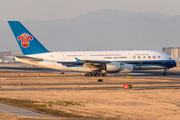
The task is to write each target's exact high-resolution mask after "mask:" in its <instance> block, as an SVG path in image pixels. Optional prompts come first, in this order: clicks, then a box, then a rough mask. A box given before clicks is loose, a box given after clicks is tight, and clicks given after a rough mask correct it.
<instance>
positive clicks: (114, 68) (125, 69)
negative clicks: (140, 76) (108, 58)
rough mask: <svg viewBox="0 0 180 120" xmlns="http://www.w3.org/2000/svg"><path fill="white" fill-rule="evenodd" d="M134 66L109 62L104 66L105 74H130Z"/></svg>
mask: <svg viewBox="0 0 180 120" xmlns="http://www.w3.org/2000/svg"><path fill="white" fill-rule="evenodd" d="M133 68H134V66H133V65H131V64H125V63H119V62H111V63H108V64H106V65H105V70H106V72H110V73H117V72H121V73H131V72H132V71H133Z"/></svg>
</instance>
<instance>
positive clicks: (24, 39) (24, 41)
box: [17, 33, 33, 48]
mask: <svg viewBox="0 0 180 120" xmlns="http://www.w3.org/2000/svg"><path fill="white" fill-rule="evenodd" d="M17 40H21V45H22V46H23V47H24V48H27V47H28V46H29V40H33V37H32V36H31V35H28V33H24V34H23V33H22V35H20V36H18V37H17Z"/></svg>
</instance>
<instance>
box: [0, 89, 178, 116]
mask: <svg viewBox="0 0 180 120" xmlns="http://www.w3.org/2000/svg"><path fill="white" fill-rule="evenodd" d="M179 94H180V90H179V89H162V90H51V91H26V92H24V91H0V96H1V97H3V98H10V99H17V100H18V99H20V100H30V101H38V102H39V103H42V104H47V107H46V108H49V109H52V110H60V111H63V112H65V113H69V114H71V115H78V116H80V117H85V118H104V119H110V118H111V119H177V118H179V117H180V114H179V113H180V102H179V99H180V96H179ZM64 101H69V102H74V103H80V104H75V105H63V104H62V103H63V102H64ZM58 102H60V103H61V104H57V103H58Z"/></svg>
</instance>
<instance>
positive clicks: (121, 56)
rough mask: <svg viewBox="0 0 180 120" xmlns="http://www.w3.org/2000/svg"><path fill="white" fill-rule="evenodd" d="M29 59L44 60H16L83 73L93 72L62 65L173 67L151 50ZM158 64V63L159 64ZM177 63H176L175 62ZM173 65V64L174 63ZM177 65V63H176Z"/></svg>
mask: <svg viewBox="0 0 180 120" xmlns="http://www.w3.org/2000/svg"><path fill="white" fill-rule="evenodd" d="M26 56H28V57H33V58H38V59H43V60H42V61H26V60H22V59H18V58H15V59H16V61H20V62H24V63H28V64H33V65H37V66H41V67H46V68H51V69H57V70H63V71H81V72H91V69H90V68H87V67H84V66H73V67H71V66H69V67H67V66H63V64H62V63H64V62H69V63H71V62H72V63H76V62H77V61H76V59H75V58H78V59H80V60H96V61H97V60H99V61H111V62H122V63H127V64H133V65H135V66H136V68H137V69H139V70H141V69H169V68H171V67H174V66H173V65H170V66H168V65H169V63H168V64H166V63H167V62H169V61H172V62H173V61H174V60H172V59H171V58H170V57H169V56H168V55H166V54H164V53H161V52H157V51H150V50H139V51H64V52H47V53H41V54H31V55H26ZM157 62H158V63H157ZM174 62H175V61H174ZM172 64H173V63H172ZM174 64H175V63H174Z"/></svg>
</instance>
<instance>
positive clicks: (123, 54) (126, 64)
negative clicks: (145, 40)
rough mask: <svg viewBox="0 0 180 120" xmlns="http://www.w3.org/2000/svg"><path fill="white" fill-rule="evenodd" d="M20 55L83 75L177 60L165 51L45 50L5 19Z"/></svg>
mask: <svg viewBox="0 0 180 120" xmlns="http://www.w3.org/2000/svg"><path fill="white" fill-rule="evenodd" d="M8 23H9V25H10V27H11V29H12V31H13V33H14V36H15V38H16V41H17V42H18V44H19V46H20V48H21V50H22V52H23V54H24V55H23V56H15V57H14V59H15V60H16V61H19V62H23V63H27V64H33V65H37V66H41V67H46V68H51V69H57V70H62V71H79V72H85V73H86V74H85V76H106V73H119V72H122V73H130V72H133V70H153V69H164V73H163V74H164V75H167V72H166V70H168V69H169V68H172V67H175V66H176V62H175V61H174V60H173V59H171V58H170V57H169V56H168V55H166V54H164V53H161V52H156V51H150V50H139V51H73V52H72V51H64V52H52V51H48V50H47V49H46V48H45V47H44V46H43V45H42V44H41V43H40V42H39V41H38V40H37V39H36V38H35V37H34V36H33V35H32V34H31V33H30V32H29V31H28V30H27V29H26V28H25V27H24V26H23V25H22V24H21V23H20V22H18V21H8Z"/></svg>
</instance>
